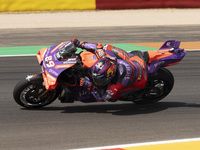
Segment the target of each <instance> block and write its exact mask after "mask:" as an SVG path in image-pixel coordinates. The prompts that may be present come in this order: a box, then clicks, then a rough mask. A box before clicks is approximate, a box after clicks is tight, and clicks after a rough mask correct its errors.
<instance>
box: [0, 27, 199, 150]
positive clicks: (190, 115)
mask: <svg viewBox="0 0 200 150" xmlns="http://www.w3.org/2000/svg"><path fill="white" fill-rule="evenodd" d="M75 29H76V30H75ZM72 37H77V38H79V39H80V40H84V41H89V42H101V43H133V42H134V43H136V42H164V41H165V40H169V39H175V40H180V41H199V39H200V27H198V26H166V27H161V26H160V27H121V28H120V27H113V28H111V27H105V28H91V29H90V28H57V29H56V28H53V29H50V28H49V29H16V30H15V29H9V30H0V41H1V42H0V47H4V46H32V45H53V44H58V43H60V42H61V41H65V40H68V39H70V38H72ZM0 68H1V71H0V72H1V73H0V95H1V96H0V114H1V115H0V149H3V150H13V149H15V150H27V149H29V150H47V149H48V150H55V149H56V150H66V149H73V148H85V147H97V146H108V145H119V144H129V143H140V142H150V141H161V140H173V139H186V138H197V137H200V98H199V97H200V92H199V91H200V52H188V53H187V55H186V57H185V58H184V59H183V61H182V62H181V63H180V64H179V65H176V66H171V67H169V68H168V69H169V70H170V71H171V72H172V73H173V74H174V78H175V86H174V89H173V91H172V92H171V93H170V95H169V96H167V97H166V98H165V99H164V100H162V101H161V102H159V103H156V104H154V105H145V106H143V105H135V104H133V103H131V102H116V103H110V102H106V103H89V104H84V103H80V102H75V103H74V104H61V103H60V102H59V101H58V100H57V101H55V102H54V103H52V104H51V105H49V106H47V107H44V108H42V109H37V110H28V109H24V108H22V107H20V106H18V105H17V104H16V103H15V102H14V100H13V97H12V90H13V88H14V86H15V84H16V83H17V82H18V81H19V80H20V79H21V78H23V77H25V75H26V74H28V73H32V72H38V71H40V67H39V65H38V64H37V60H36V57H1V58H0Z"/></svg>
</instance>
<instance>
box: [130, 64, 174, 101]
mask: <svg viewBox="0 0 200 150" xmlns="http://www.w3.org/2000/svg"><path fill="white" fill-rule="evenodd" d="M173 86H174V77H173V74H172V73H171V72H170V71H169V70H168V69H166V68H160V69H159V70H158V71H157V73H156V74H155V75H154V76H153V77H150V78H149V79H148V82H147V84H146V87H145V90H144V94H143V96H142V99H138V100H135V101H133V102H134V103H136V104H150V103H156V102H158V101H160V100H162V99H163V98H164V97H166V96H167V95H168V94H169V93H170V92H171V90H172V88H173Z"/></svg>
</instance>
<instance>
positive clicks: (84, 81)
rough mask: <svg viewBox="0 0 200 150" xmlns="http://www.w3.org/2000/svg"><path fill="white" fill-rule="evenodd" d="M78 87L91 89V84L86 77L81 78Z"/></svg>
mask: <svg viewBox="0 0 200 150" xmlns="http://www.w3.org/2000/svg"><path fill="white" fill-rule="evenodd" d="M80 86H83V87H85V88H90V87H92V82H91V81H90V79H89V78H88V77H87V76H85V77H83V78H80Z"/></svg>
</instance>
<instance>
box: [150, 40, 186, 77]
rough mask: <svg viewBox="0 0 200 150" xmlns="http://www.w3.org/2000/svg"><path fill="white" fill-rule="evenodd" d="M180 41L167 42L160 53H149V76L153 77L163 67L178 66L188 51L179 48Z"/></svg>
mask: <svg viewBox="0 0 200 150" xmlns="http://www.w3.org/2000/svg"><path fill="white" fill-rule="evenodd" d="M179 46H180V41H174V40H169V41H166V42H165V43H164V44H163V45H162V46H161V48H160V49H159V50H158V51H148V54H149V61H148V63H147V73H148V76H152V75H153V74H154V73H156V72H157V70H158V69H159V68H161V67H167V66H171V65H175V64H178V63H179V62H180V61H181V60H182V59H183V58H184V56H185V55H186V51H185V50H183V49H180V48H179Z"/></svg>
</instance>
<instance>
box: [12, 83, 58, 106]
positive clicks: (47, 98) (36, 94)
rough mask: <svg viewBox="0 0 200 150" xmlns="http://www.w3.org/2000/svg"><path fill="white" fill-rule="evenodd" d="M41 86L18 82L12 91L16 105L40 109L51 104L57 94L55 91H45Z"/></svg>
mask: <svg viewBox="0 0 200 150" xmlns="http://www.w3.org/2000/svg"><path fill="white" fill-rule="evenodd" d="M42 84H43V83H41V84H36V83H30V82H28V81H27V80H26V79H22V80H20V81H19V82H18V83H17V84H16V86H15V88H14V90H13V97H14V99H15V101H16V103H17V104H19V105H20V106H22V107H25V108H40V107H43V106H46V105H48V104H50V103H52V102H53V101H54V100H55V99H56V98H57V97H58V92H57V91H56V89H54V90H46V89H45V86H43V85H42Z"/></svg>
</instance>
